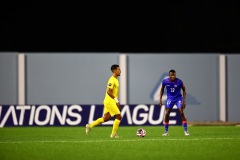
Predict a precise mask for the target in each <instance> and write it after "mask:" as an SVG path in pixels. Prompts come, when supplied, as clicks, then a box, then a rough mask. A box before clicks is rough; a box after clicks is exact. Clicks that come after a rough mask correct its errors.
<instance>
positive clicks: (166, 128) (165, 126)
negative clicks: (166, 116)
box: [164, 122, 168, 132]
mask: <svg viewBox="0 0 240 160" xmlns="http://www.w3.org/2000/svg"><path fill="white" fill-rule="evenodd" d="M164 129H165V132H168V122H165V123H164Z"/></svg>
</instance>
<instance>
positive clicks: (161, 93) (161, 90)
mask: <svg viewBox="0 0 240 160" xmlns="http://www.w3.org/2000/svg"><path fill="white" fill-rule="evenodd" d="M164 88H165V86H161V89H160V102H159V105H160V106H162V96H163V93H164Z"/></svg>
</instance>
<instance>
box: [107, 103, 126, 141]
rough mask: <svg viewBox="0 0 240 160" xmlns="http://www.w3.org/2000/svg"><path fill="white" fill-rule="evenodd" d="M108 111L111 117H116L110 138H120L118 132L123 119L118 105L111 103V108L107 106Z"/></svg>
mask: <svg viewBox="0 0 240 160" xmlns="http://www.w3.org/2000/svg"><path fill="white" fill-rule="evenodd" d="M107 109H108V110H109V113H110V115H111V116H114V117H115V120H114V122H113V128H112V132H111V135H110V137H111V138H118V135H117V130H118V127H119V124H120V122H121V119H122V116H121V113H120V110H119V108H118V107H117V105H116V103H111V104H110V105H109V106H107Z"/></svg>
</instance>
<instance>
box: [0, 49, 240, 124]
mask: <svg viewBox="0 0 240 160" xmlns="http://www.w3.org/2000/svg"><path fill="white" fill-rule="evenodd" d="M24 54H25V58H26V60H25V66H26V67H25V69H26V75H25V77H26V82H25V83H26V87H25V90H26V91H25V94H26V95H25V98H26V99H25V103H26V104H29V105H40V104H48V105H64V104H79V105H94V104H95V105H99V104H102V101H103V98H104V93H105V89H106V83H107V80H108V78H109V76H110V75H111V71H110V66H111V65H112V64H114V63H119V56H120V55H121V54H120V53H102V54H99V53H96V54H94V53H91V54H87V53H81V54H79V53H74V54H73V53H54V54H53V53H37V54H36V53H24ZM125 54H126V53H125ZM126 55H127V75H126V77H127V103H128V104H154V105H156V104H158V97H159V87H160V85H161V80H162V79H163V78H164V77H166V76H167V73H168V71H169V70H170V69H175V70H176V72H177V77H179V78H180V79H182V80H183V82H184V83H185V85H186V88H187V109H186V115H187V118H188V120H189V121H199V122H202V121H219V99H220V97H219V56H220V54H217V53H216V54H213V53H209V54H200V53H199V54H174V53H172V54H169V53H168V54H163V53H161V54H149V53H145V54H143V53H141V54H136V53H134V54H131V53H129V54H126ZM0 63H1V68H0V73H1V75H2V76H1V83H0V95H1V96H0V104H1V105H12V104H13V105H16V104H17V103H18V100H17V99H18V98H17V97H18V94H17V93H18V86H17V81H18V80H17V75H18V71H17V68H18V62H17V53H11V54H9V53H1V54H0ZM226 64H227V77H226V79H227V80H226V82H227V85H226V86H227V105H226V106H227V119H226V120H227V121H229V122H233V121H234V122H236V121H237V122H239V121H240V117H239V116H238V115H237V113H239V110H240V109H239V106H238V105H237V104H238V103H237V102H236V101H237V98H235V97H236V95H238V92H237V91H238V90H239V89H238V86H236V85H235V84H237V82H239V80H240V73H239V72H238V71H237V68H239V67H240V55H227V63H226Z"/></svg>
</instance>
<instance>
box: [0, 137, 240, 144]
mask: <svg viewBox="0 0 240 160" xmlns="http://www.w3.org/2000/svg"><path fill="white" fill-rule="evenodd" d="M234 139H240V138H186V139H185V138H173V139H164V138H163V139H144V138H139V139H129V140H127V139H111V140H84V141H5V142H0V144H8V143H9V144H21V143H99V142H135V141H202V140H234Z"/></svg>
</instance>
